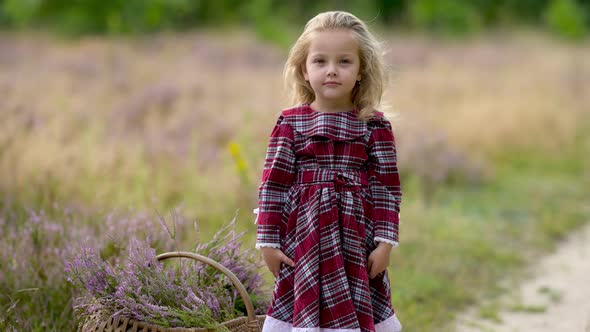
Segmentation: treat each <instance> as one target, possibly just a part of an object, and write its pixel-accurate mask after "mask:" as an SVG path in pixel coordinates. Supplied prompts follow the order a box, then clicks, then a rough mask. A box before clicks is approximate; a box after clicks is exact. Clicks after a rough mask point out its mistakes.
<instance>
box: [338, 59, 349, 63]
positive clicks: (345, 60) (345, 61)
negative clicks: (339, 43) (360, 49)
mask: <svg viewBox="0 0 590 332" xmlns="http://www.w3.org/2000/svg"><path fill="white" fill-rule="evenodd" d="M340 63H350V60H348V59H342V60H340Z"/></svg>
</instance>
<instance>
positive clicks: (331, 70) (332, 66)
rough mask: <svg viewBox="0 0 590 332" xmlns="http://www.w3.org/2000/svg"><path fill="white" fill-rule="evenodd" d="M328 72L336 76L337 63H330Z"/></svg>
mask: <svg viewBox="0 0 590 332" xmlns="http://www.w3.org/2000/svg"><path fill="white" fill-rule="evenodd" d="M327 74H328V76H335V75H336V65H334V64H333V63H331V64H329V65H328V72H327Z"/></svg>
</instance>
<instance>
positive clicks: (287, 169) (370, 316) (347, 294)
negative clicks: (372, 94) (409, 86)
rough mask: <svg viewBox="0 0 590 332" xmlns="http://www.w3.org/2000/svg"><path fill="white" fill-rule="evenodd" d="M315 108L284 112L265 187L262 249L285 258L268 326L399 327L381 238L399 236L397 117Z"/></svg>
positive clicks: (298, 328)
mask: <svg viewBox="0 0 590 332" xmlns="http://www.w3.org/2000/svg"><path fill="white" fill-rule="evenodd" d="M356 114H357V113H356V111H350V112H340V113H323V112H317V111H315V110H313V109H312V108H311V107H309V106H308V105H303V106H300V107H296V108H293V109H289V110H285V111H283V112H282V113H281V116H280V117H279V119H278V121H277V124H276V126H275V128H274V129H273V131H272V134H271V137H270V143H269V146H268V151H267V155H266V161H265V164H264V171H263V175H262V184H261V185H260V188H259V190H260V191H259V212H258V217H257V223H258V233H257V243H256V247H257V248H260V247H274V248H280V249H281V250H282V251H283V252H284V253H285V254H286V255H287V256H289V257H290V258H291V259H293V261H294V262H295V267H294V268H292V267H289V266H287V265H285V264H282V267H281V270H280V274H279V276H278V278H277V280H276V283H275V290H274V294H273V300H272V304H271V307H270V309H269V311H268V315H267V320H266V322H265V326H264V331H275V330H276V331H281V332H287V331H332V332H336V331H343V332H344V331H363V332H365V331H388V332H391V331H401V324H400V323H399V321H398V319H397V317H396V316H395V314H394V310H393V307H392V305H391V289H390V284H389V278H388V275H387V271H385V272H383V273H381V274H379V275H378V276H377V277H375V278H374V279H369V276H368V269H367V258H368V256H369V254H370V253H371V251H373V250H374V249H375V248H376V245H377V242H379V241H384V242H388V243H391V244H394V245H397V243H398V225H399V207H400V203H401V196H402V195H401V189H400V181H399V174H398V169H397V163H396V148H395V140H394V136H393V131H392V128H391V124H390V122H389V121H388V120H387V119H386V118H384V116H383V113H381V112H377V113H376V114H375V116H374V117H373V119H372V120H370V121H368V122H363V121H360V120H358V119H357V116H356Z"/></svg>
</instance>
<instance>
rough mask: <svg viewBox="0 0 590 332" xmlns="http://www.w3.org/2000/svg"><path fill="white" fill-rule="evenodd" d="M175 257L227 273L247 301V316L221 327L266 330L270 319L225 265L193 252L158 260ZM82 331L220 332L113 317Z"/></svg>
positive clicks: (237, 331) (242, 331) (236, 331)
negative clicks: (258, 311) (266, 320)
mask: <svg viewBox="0 0 590 332" xmlns="http://www.w3.org/2000/svg"><path fill="white" fill-rule="evenodd" d="M175 257H185V258H191V259H194V260H196V261H199V262H203V263H205V264H208V265H211V266H212V267H214V268H215V269H217V270H218V271H220V272H221V273H223V274H225V275H226V276H227V277H228V278H229V280H230V281H231V282H232V284H233V285H234V287H236V289H237V290H238V292H239V293H240V296H241V297H242V299H243V300H244V303H245V304H246V312H247V315H248V316H247V317H239V318H236V319H233V320H230V321H227V322H223V323H221V324H220V326H223V327H226V328H227V329H229V330H230V331H232V332H260V331H262V324H263V323H264V318H265V317H266V316H264V315H259V316H256V314H255V311H254V305H253V304H252V300H251V299H250V296H249V295H248V292H247V291H246V288H245V287H244V285H243V284H242V283H241V282H240V280H239V279H238V278H237V277H236V276H235V275H234V274H233V273H232V272H231V271H230V270H229V269H227V268H226V267H225V266H223V265H221V264H219V263H217V262H216V261H214V260H212V259H210V258H208V257H205V256H201V255H199V254H195V253H192V252H184V251H174V252H167V253H164V254H161V255H158V257H157V259H158V260H159V261H162V260H165V259H169V258H175ZM79 331H82V332H206V331H216V330H215V329H207V328H197V327H192V328H187V327H162V326H157V325H152V324H148V323H144V322H139V321H136V320H133V319H129V318H112V317H111V318H109V319H108V320H104V319H103V320H93V319H90V320H89V321H88V322H87V323H86V324H84V326H81V327H80V329H79Z"/></svg>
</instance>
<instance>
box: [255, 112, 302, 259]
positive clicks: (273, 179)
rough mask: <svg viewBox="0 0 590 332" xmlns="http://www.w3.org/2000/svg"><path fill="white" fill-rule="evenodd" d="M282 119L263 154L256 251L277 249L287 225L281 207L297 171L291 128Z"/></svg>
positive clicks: (281, 117) (278, 122)
mask: <svg viewBox="0 0 590 332" xmlns="http://www.w3.org/2000/svg"><path fill="white" fill-rule="evenodd" d="M283 120H284V118H283V116H282V115H281V116H280V117H279V119H278V121H277V124H276V125H275V127H274V129H273V131H272V133H271V135H270V140H269V143H268V149H267V152H266V159H265V162H264V170H263V172H262V183H261V184H260V187H259V195H258V198H259V200H258V207H259V211H258V217H257V223H258V232H257V238H256V248H261V247H271V248H280V247H281V236H282V235H283V234H281V230H283V229H284V225H286V223H287V221H286V220H282V217H283V206H284V205H285V202H286V200H287V192H288V191H289V188H290V187H291V186H292V185H293V182H294V180H295V172H296V170H295V152H294V148H293V143H294V133H293V129H292V128H291V126H290V125H288V124H286V123H284V121H283Z"/></svg>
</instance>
